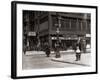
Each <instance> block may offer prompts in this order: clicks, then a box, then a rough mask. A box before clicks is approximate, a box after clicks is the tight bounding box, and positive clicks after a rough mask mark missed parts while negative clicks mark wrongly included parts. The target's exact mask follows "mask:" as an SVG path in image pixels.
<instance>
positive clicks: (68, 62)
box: [22, 52, 91, 69]
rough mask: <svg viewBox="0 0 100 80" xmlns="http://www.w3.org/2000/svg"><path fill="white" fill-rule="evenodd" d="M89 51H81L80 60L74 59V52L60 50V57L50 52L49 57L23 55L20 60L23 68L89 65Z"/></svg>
mask: <svg viewBox="0 0 100 80" xmlns="http://www.w3.org/2000/svg"><path fill="white" fill-rule="evenodd" d="M90 58H91V57H90V53H85V54H84V53H83V54H82V55H81V61H75V53H71V52H62V53H61V58H55V54H54V53H52V54H51V55H50V57H46V55H45V54H43V53H40V54H33V55H24V54H23V60H22V68H23V69H45V68H64V67H82V66H90Z"/></svg>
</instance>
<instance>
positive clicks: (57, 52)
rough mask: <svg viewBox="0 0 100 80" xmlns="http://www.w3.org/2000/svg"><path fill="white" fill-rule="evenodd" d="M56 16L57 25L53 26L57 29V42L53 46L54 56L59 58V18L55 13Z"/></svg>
mask: <svg viewBox="0 0 100 80" xmlns="http://www.w3.org/2000/svg"><path fill="white" fill-rule="evenodd" d="M56 15H57V24H55V26H56V27H57V28H56V36H57V42H56V44H55V46H56V55H55V57H56V58H60V57H61V55H60V50H59V47H60V44H59V43H60V40H59V33H60V28H61V16H59V15H58V14H57V13H56Z"/></svg>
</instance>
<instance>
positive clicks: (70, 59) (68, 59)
mask: <svg viewBox="0 0 100 80" xmlns="http://www.w3.org/2000/svg"><path fill="white" fill-rule="evenodd" d="M90 60H91V57H90V54H89V53H87V54H82V55H81V60H79V61H76V57H75V54H70V55H64V56H62V57H60V58H51V61H55V62H61V63H69V64H75V65H80V66H90V65H91V63H90Z"/></svg>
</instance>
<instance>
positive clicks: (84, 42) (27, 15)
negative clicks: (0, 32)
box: [12, 2, 97, 77]
mask: <svg viewBox="0 0 100 80" xmlns="http://www.w3.org/2000/svg"><path fill="white" fill-rule="evenodd" d="M12 5H13V8H12V13H13V15H14V16H15V17H13V18H12V19H13V20H12V22H13V25H12V27H13V29H12V30H13V44H16V47H15V48H16V49H15V48H13V49H14V50H13V52H15V53H12V57H13V60H15V59H16V60H15V62H16V63H14V62H13V61H12V62H13V63H14V64H13V67H14V68H13V71H12V72H16V73H14V77H28V76H30V77H32V76H33V77H35V76H37V77H38V76H39V77H40V76H54V75H56V76H57V75H60V74H61V75H74V74H89V73H90V74H91V73H96V72H97V68H96V66H97V62H96V61H97V60H96V58H97V51H96V44H97V43H96V35H97V34H96V29H97V28H96V27H97V24H96V17H97V15H96V9H97V8H96V6H81V5H80V6H77V5H76V6H75V5H60V4H45V3H44V4H43V3H31V2H30V3H27V2H26V3H25V2H13V3H12ZM14 27H15V29H14ZM15 34H16V36H14V35H15ZM14 38H15V39H14ZM14 46H15V45H13V47H14ZM15 66H16V67H15ZM15 68H16V69H15ZM12 74H13V73H12Z"/></svg>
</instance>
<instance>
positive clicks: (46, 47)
mask: <svg viewBox="0 0 100 80" xmlns="http://www.w3.org/2000/svg"><path fill="white" fill-rule="evenodd" d="M45 52H46V56H47V57H50V46H49V44H48V42H46V43H45Z"/></svg>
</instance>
